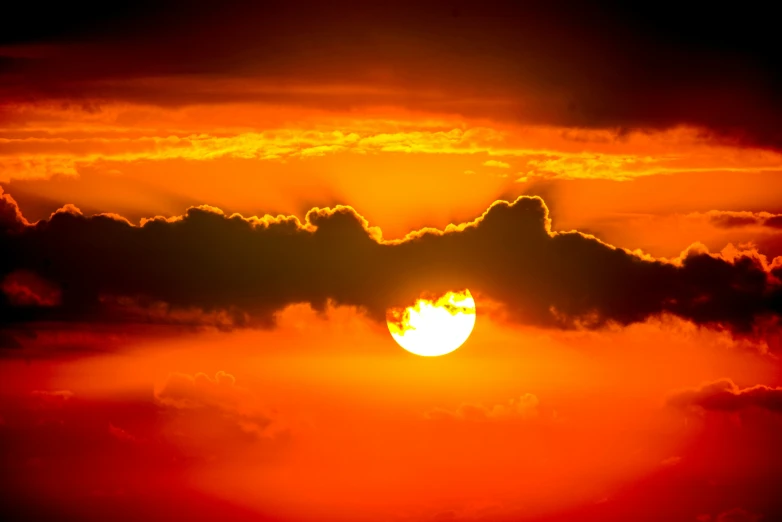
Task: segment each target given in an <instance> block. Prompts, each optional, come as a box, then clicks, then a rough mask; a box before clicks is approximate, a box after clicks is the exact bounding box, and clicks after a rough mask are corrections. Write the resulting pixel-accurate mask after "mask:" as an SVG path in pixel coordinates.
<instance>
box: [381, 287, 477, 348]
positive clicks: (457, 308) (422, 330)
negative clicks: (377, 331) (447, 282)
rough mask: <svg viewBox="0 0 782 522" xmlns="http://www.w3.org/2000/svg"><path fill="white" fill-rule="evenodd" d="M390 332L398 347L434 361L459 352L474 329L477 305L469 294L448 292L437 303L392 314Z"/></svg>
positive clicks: (420, 303)
mask: <svg viewBox="0 0 782 522" xmlns="http://www.w3.org/2000/svg"><path fill="white" fill-rule="evenodd" d="M387 322H388V330H389V331H390V332H391V336H392V337H393V338H394V340H395V341H396V342H397V343H399V345H400V346H401V347H402V348H404V349H405V350H407V351H408V352H411V353H414V354H416V355H424V356H428V357H434V356H437V355H445V354H447V353H451V352H452V351H454V350H456V349H457V348H458V347H460V346H461V345H462V344H464V341H466V340H467V338H468V337H470V333H472V329H473V327H474V326H475V301H474V300H473V298H472V294H470V291H469V290H466V289H465V290H464V291H462V292H448V293H447V294H445V295H444V296H442V297H441V298H439V299H437V300H436V301H431V300H428V299H419V300H418V301H416V303H415V304H414V305H413V306H408V307H407V308H405V309H403V310H402V309H396V310H390V311H389V313H388V320H387Z"/></svg>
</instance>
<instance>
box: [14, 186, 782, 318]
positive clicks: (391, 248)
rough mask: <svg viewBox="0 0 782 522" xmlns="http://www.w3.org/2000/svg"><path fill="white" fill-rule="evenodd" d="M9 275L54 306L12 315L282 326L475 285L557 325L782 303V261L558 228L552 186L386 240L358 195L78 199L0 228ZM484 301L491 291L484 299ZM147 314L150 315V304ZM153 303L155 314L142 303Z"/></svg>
mask: <svg viewBox="0 0 782 522" xmlns="http://www.w3.org/2000/svg"><path fill="white" fill-rule="evenodd" d="M0 249H2V250H3V251H4V252H8V253H9V255H7V256H5V257H4V258H3V259H2V260H0V278H2V279H5V278H6V277H7V276H8V275H9V274H12V273H18V272H19V271H25V272H26V273H32V274H35V275H36V277H38V278H40V279H41V280H44V281H47V282H48V284H50V285H52V286H53V287H56V288H58V289H59V291H60V294H59V295H60V297H59V301H58V302H57V304H56V305H52V306H45V307H43V306H36V307H33V306H16V304H15V303H14V302H13V300H11V299H9V296H8V295H6V294H0V312H2V314H0V317H2V319H1V320H0V325H3V326H4V327H5V328H13V327H15V326H20V325H24V324H31V323H36V322H40V321H50V322H51V321H57V322H73V321H94V322H109V323H123V322H133V323H164V324H165V323H171V324H190V323H197V322H198V320H199V317H204V318H207V320H205V322H206V324H213V325H217V326H219V327H220V328H234V327H246V326H271V325H273V323H274V316H275V313H276V312H278V311H279V310H282V309H283V308H285V307H286V306H288V305H291V304H296V303H310V304H311V305H312V306H313V307H314V308H315V309H317V310H323V309H325V307H326V306H327V304H328V303H333V304H335V305H348V306H356V307H359V308H361V309H363V310H364V311H366V313H367V314H369V316H370V317H372V318H374V319H376V320H378V321H383V320H385V316H386V310H387V309H388V308H390V307H397V306H407V305H409V304H411V303H413V302H414V301H415V300H416V299H417V298H418V297H420V295H421V294H422V293H429V294H436V295H443V294H444V293H445V292H446V291H449V290H460V289H463V288H469V289H470V290H471V291H472V292H473V294H474V295H475V296H476V300H477V301H478V302H479V303H480V296H487V297H489V298H491V299H492V300H493V301H496V302H498V303H500V304H501V306H502V311H503V313H504V314H505V316H506V317H507V319H508V320H510V321H514V322H518V323H524V324H532V325H538V326H543V327H555V328H574V327H579V328H599V327H602V326H604V325H606V324H610V323H616V324H620V325H627V324H631V323H635V322H640V321H644V320H645V319H647V318H648V317H651V316H655V315H658V314H663V313H670V314H674V315H678V316H680V317H682V318H684V319H688V320H691V321H693V322H695V323H696V324H700V325H708V326H712V327H715V328H724V329H728V330H730V331H733V332H736V333H751V332H752V331H753V330H754V329H756V328H758V327H759V326H761V325H769V324H770V325H771V326H773V325H774V324H776V323H777V322H778V321H779V317H780V314H781V313H782V286H780V283H779V278H780V277H781V276H782V264H780V263H776V264H774V263H771V264H769V263H768V262H767V261H766V260H765V258H763V256H760V255H758V254H757V253H755V252H738V251H737V252H733V253H732V254H731V255H730V256H728V257H723V256H722V255H715V254H710V253H709V252H708V251H706V250H705V249H704V248H701V247H698V248H691V249H689V250H688V251H686V252H685V253H684V254H683V255H682V257H681V258H679V259H676V260H674V261H673V262H669V261H663V260H655V259H653V258H651V257H649V256H646V257H643V256H640V255H637V254H634V253H631V252H628V251H626V250H623V249H620V248H616V247H613V246H611V245H608V244H606V243H603V242H601V241H599V240H598V239H596V238H594V237H592V236H589V235H585V234H582V233H579V232H575V231H571V232H554V231H552V230H551V221H550V218H549V215H548V209H547V208H546V206H545V204H544V203H543V201H542V200H541V199H540V198H537V197H520V198H518V199H517V200H515V201H513V202H510V203H509V202H505V201H498V202H495V203H494V204H492V205H491V206H490V208H489V209H487V210H486V211H485V212H484V213H483V214H482V215H481V216H479V217H478V218H476V219H475V220H473V221H470V222H466V223H462V224H459V225H449V226H448V227H446V229H445V230H437V229H422V230H419V231H416V232H412V233H410V234H408V235H407V236H406V237H405V238H404V239H402V240H393V241H384V240H383V239H382V235H381V231H380V230H379V229H377V228H375V227H371V226H370V225H369V224H368V222H367V221H366V220H365V219H364V218H363V217H362V216H361V215H360V214H359V213H358V212H357V211H356V210H354V209H353V208H352V207H347V206H337V207H335V208H330V209H319V208H315V209H312V210H311V211H309V212H308V213H307V215H306V216H305V219H304V220H303V221H300V220H299V219H298V218H296V217H294V216H276V217H274V216H268V215H267V216H263V217H252V218H244V217H242V216H240V215H237V214H234V215H231V216H227V215H225V214H224V213H222V212H221V211H220V210H219V209H215V208H214V207H208V206H201V207H193V208H190V209H188V211H187V212H186V213H185V214H184V215H183V216H178V217H174V218H168V219H166V218H162V217H157V218H153V219H149V220H143V221H142V224H141V225H140V226H133V225H131V224H130V223H128V222H127V221H126V220H124V219H122V218H120V217H118V216H114V215H95V216H92V217H87V216H84V215H83V214H81V213H80V212H79V211H78V209H76V208H75V207H73V206H71V207H66V208H64V209H62V210H61V211H58V212H56V213H55V214H54V215H52V216H51V218H50V219H48V220H42V221H40V222H38V223H36V224H35V225H27V224H23V223H22V222H21V221H17V222H16V223H11V224H10V225H9V226H7V227H6V229H5V230H3V231H0ZM479 306H480V304H479ZM140 311H141V312H140ZM142 312H143V313H142Z"/></svg>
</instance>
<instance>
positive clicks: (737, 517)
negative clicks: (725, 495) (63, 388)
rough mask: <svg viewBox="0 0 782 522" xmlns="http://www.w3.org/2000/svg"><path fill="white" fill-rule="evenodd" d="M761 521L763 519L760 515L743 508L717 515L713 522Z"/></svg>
mask: <svg viewBox="0 0 782 522" xmlns="http://www.w3.org/2000/svg"><path fill="white" fill-rule="evenodd" d="M761 519H763V515H761V514H758V513H753V512H752V511H748V510H746V509H743V508H733V509H730V510H728V511H723V512H722V513H720V514H719V515H717V518H715V519H714V522H758V521H760V520H761Z"/></svg>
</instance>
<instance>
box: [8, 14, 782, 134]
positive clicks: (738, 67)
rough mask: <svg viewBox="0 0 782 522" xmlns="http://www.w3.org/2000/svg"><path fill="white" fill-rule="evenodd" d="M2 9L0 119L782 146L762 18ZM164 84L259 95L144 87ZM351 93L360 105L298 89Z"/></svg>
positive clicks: (771, 43) (774, 71) (770, 39)
mask: <svg viewBox="0 0 782 522" xmlns="http://www.w3.org/2000/svg"><path fill="white" fill-rule="evenodd" d="M535 4H537V5H535ZM112 6H113V4H112ZM455 6H456V7H455ZM14 9H17V10H18V11H20V12H19V13H18V14H16V15H15V16H14V14H13V13H11V16H10V17H9V19H14V23H13V24H11V25H12V26H13V28H12V29H11V30H9V31H8V32H7V34H6V33H5V32H4V36H5V42H6V43H9V44H14V45H10V46H6V48H5V49H4V50H3V51H2V52H0V58H2V62H0V67H2V68H1V69H0V75H2V76H0V78H2V80H3V81H2V82H0V84H1V85H4V87H3V88H2V89H0V98H3V99H5V100H7V102H8V103H15V102H18V101H33V102H39V101H42V100H43V101H45V100H58V101H63V100H64V101H69V102H72V103H73V106H74V107H80V108H83V109H84V110H87V111H92V110H96V109H97V108H98V107H100V103H101V102H107V101H108V102H111V101H116V100H121V101H136V102H141V103H156V104H161V105H181V104H190V103H224V102H233V101H266V102H271V103H296V104H302V103H303V104H307V105H317V106H319V107H326V108H347V107H353V106H357V105H372V104H374V105H388V104H398V105H404V106H409V107H412V108H417V109H432V110H443V111H449V112H458V113H462V114H473V115H480V116H492V117H497V118H510V119H517V120H524V121H531V122H538V123H546V124H559V125H569V126H577V127H601V128H604V127H608V128H617V129H623V130H627V129H633V128H667V127H671V126H675V125H678V124H692V125H696V126H700V127H704V128H706V129H708V131H709V132H711V133H714V134H716V135H718V136H721V137H723V138H729V139H732V140H736V141H739V142H744V143H751V144H759V145H762V146H770V147H777V148H778V147H780V146H781V145H782V135H780V131H779V126H778V121H779V119H780V116H781V115H782V100H780V97H779V94H778V93H779V86H780V84H781V83H782V69H780V66H779V64H780V63H782V59H780V58H782V57H780V51H779V46H778V45H777V42H776V40H775V36H774V35H775V34H776V26H775V22H774V20H775V17H774V16H772V11H770V10H769V11H768V12H764V11H763V9H762V8H761V7H760V6H755V7H752V8H750V7H749V6H740V7H734V8H732V9H730V10H720V9H718V8H713V9H708V10H691V11H690V10H687V9H680V8H677V9H671V8H666V7H664V6H662V5H659V4H649V5H645V4H644V5H641V4H637V3H633V4H632V6H630V5H624V4H619V3H615V2H598V3H590V4H589V5H588V6H587V5H584V4H579V3H575V2H545V3H543V2H540V3H532V4H530V3H523V4H519V3H517V2H507V1H506V2H481V3H475V2H427V3H424V4H421V3H419V4H416V5H413V4H405V5H401V4H398V3H395V4H383V3H377V2H373V3H363V4H361V5H357V4H356V3H347V2H328V3H320V2H307V3H304V4H303V5H302V3H298V2H297V3H295V6H294V4H291V3H287V2H271V1H266V2H253V3H246V2H245V3H240V2H230V1H229V2H221V3H220V4H214V3H212V2H188V3H186V4H185V3H182V2H156V3H154V4H150V3H139V4H138V5H132V6H129V5H125V6H124V7H123V6H122V5H120V6H118V7H104V8H102V9H98V10H95V9H93V7H92V6H90V8H89V9H87V8H86V7H82V8H78V7H73V8H71V6H70V4H69V7H68V8H67V9H66V8H54V10H53V11H52V13H51V14H49V15H47V16H46V17H44V18H45V20H42V17H41V16H37V14H38V13H37V11H36V10H35V9H34V8H32V7H25V6H24V4H21V6H20V7H16V6H15V7H14ZM769 9H770V8H769ZM454 13H458V15H455V14H454ZM55 21H56V22H55ZM40 43H44V44H47V46H38V47H34V48H32V49H30V48H22V47H19V46H18V45H19V44H40ZM163 77H167V78H169V79H170V78H172V77H173V78H180V79H186V80H188V81H189V80H193V79H196V80H197V79H202V80H207V79H211V80H214V79H219V80H226V79H228V80H236V79H239V80H247V79H251V80H252V79H255V80H260V81H261V83H262V84H263V86H264V88H259V89H247V88H245V89H242V88H238V89H232V88H227V87H226V86H225V84H222V86H220V85H218V84H217V83H208V82H207V83H206V84H191V85H190V88H187V87H185V88H183V86H182V84H177V85H168V86H166V84H165V83H161V82H156V81H154V79H155V78H163ZM136 79H144V81H143V82H133V81H132V80H136ZM150 79H152V80H153V81H149V80H150ZM211 80H210V81H211ZM289 85H306V86H308V90H309V93H304V92H297V91H296V90H295V89H290V88H288V86H289ZM345 85H350V86H353V87H357V88H356V89H353V90H352V91H347V92H339V89H336V90H334V92H331V94H329V95H328V96H326V95H323V93H320V94H313V92H314V91H317V89H311V88H310V87H312V86H331V87H335V86H345ZM275 87H276V88H275ZM96 100H97V101H96Z"/></svg>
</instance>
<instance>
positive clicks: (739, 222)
mask: <svg viewBox="0 0 782 522" xmlns="http://www.w3.org/2000/svg"><path fill="white" fill-rule="evenodd" d="M706 215H707V216H708V219H709V222H710V223H711V224H712V225H714V226H715V227H719V228H741V227H747V226H764V227H769V228H782V215H779V214H769V213H768V212H733V211H728V210H712V211H710V212H708V213H707V214H706Z"/></svg>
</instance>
